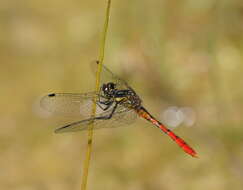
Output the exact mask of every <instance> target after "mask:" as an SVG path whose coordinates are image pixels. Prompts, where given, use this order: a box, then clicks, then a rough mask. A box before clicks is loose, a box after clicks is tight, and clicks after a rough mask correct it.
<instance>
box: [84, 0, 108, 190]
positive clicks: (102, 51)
mask: <svg viewBox="0 0 243 190" xmlns="http://www.w3.org/2000/svg"><path fill="white" fill-rule="evenodd" d="M110 7H111V0H108V1H107V8H106V15H105V23H104V29H103V33H102V38H101V43H100V51H99V64H98V65H97V67H98V69H97V72H96V83H95V90H96V92H97V93H98V91H99V86H100V73H101V70H102V64H103V61H104V56H105V43H106V37H107V30H108V24H109V18H110ZM94 102H96V97H95V98H94ZM95 112H96V104H95V103H94V104H93V109H92V115H95ZM93 128H94V125H93V124H91V125H90V126H89V130H88V144H87V152H86V157H85V160H84V167H83V176H82V183H81V190H86V187H87V180H88V173H89V163H90V159H91V152H92V142H93Z"/></svg>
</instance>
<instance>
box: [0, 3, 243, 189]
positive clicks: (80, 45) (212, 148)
mask: <svg viewBox="0 0 243 190" xmlns="http://www.w3.org/2000/svg"><path fill="white" fill-rule="evenodd" d="M104 10H105V1H94V0H91V1H77V0H73V1H63V0H61V1H60V0H48V1H47V0H42V1H40V0H39V1H38V0H37V1H31V0H25V1H19V0H12V1H7V0H5V1H4V0H3V1H1V2H0V92H1V93H0V106H1V109H0V123H1V130H0V170H1V171H0V189H3V190H14V189H16V190H32V189H35V190H37V189H40V190H45V189H46V190H49V189H52V190H54V189H58V190H66V189H73V190H74V189H80V183H81V182H80V178H81V173H82V163H83V162H82V161H83V158H84V154H85V145H86V142H87V141H86V138H87V137H86V135H87V133H85V132H83V133H76V134H63V135H54V133H53V129H54V128H55V127H57V126H59V123H57V122H55V120H52V119H47V118H45V117H44V115H43V114H41V112H40V110H39V108H38V100H39V98H40V97H41V96H42V95H44V94H46V93H50V92H86V91H90V90H93V89H94V79H93V76H92V74H91V71H90V68H89V63H90V61H92V60H94V59H96V58H97V56H98V49H99V40H100V37H101V31H102V25H103V21H104ZM111 14H112V15H111V23H110V28H109V34H108V41H107V46H106V47H107V49H106V50H107V51H106V58H105V64H106V65H108V66H109V68H111V69H112V70H113V71H114V72H115V73H117V74H119V75H120V76H121V77H123V78H125V79H126V80H127V81H129V82H130V83H131V84H132V86H133V87H134V88H135V89H136V90H137V92H138V93H139V94H140V96H141V97H142V98H143V100H144V103H145V106H146V108H147V109H149V110H150V111H151V112H152V113H153V114H154V115H155V116H156V117H159V115H160V113H161V112H162V111H163V110H165V109H166V108H167V107H168V106H189V107H191V108H193V109H194V111H195V112H196V114H197V120H196V123H195V124H194V125H193V126H192V127H186V126H185V125H181V126H180V127H178V129H176V130H175V132H176V133H177V134H179V136H181V137H183V138H184V139H186V140H187V141H188V142H189V144H191V145H192V146H193V147H194V148H195V149H196V150H197V151H198V153H199V156H200V159H194V158H191V157H190V156H187V155H186V154H185V153H184V152H182V151H181V150H180V149H179V148H178V146H177V145H176V144H175V143H173V142H172V141H171V140H170V139H169V138H168V137H166V136H165V135H164V134H162V133H161V132H160V131H159V130H158V129H156V128H154V127H152V126H151V125H150V124H149V123H147V122H145V121H138V122H137V123H135V124H134V127H127V128H117V129H110V130H108V129H107V130H106V129H104V130H100V131H96V132H95V135H94V148H93V154H92V162H91V168H90V176H89V185H88V187H89V189H92V190H101V189H105V190H108V189H116V190H119V189H122V190H123V189H127V190H145V189H146V190H148V189H149V190H157V189H165V190H174V189H180V190H190V189H193V190H195V189H197V190H204V189H214V190H224V189H225V190H228V189H234V190H240V189H242V186H243V181H242V177H243V165H242V160H243V141H242V139H243V138H242V134H243V128H242V112H243V82H242V81H243V75H242V72H243V64H242V61H243V57H242V55H243V54H242V52H243V45H242V44H243V43H242V42H243V35H242V34H243V2H242V1H241V0H238V1H237V0H235V1H226V0H222V1H216V0H198V1H192V0H191V1H189V0H187V1H169V0H168V1H165V0H164V1H162V0H154V1H141V0H134V1H128V0H127V1H124V0H123V1H113V4H112V13H111ZM52 126H53V127H52Z"/></svg>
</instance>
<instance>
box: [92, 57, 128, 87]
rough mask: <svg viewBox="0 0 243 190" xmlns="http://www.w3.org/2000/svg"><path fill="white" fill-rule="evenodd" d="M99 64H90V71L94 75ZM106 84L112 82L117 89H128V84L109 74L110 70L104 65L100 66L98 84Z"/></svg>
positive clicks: (96, 62)
mask: <svg viewBox="0 0 243 190" xmlns="http://www.w3.org/2000/svg"><path fill="white" fill-rule="evenodd" d="M97 64H99V62H98V61H93V62H92V63H91V67H92V70H93V71H94V73H96V71H97V68H98V65H97ZM107 82H114V83H115V84H116V85H117V88H119V89H126V88H128V84H127V82H126V81H124V80H123V79H121V78H120V77H118V76H117V75H115V74H114V73H112V72H111V70H110V69H108V68H107V67H106V66H105V65H102V70H101V82H100V84H101V85H102V84H104V83H107Z"/></svg>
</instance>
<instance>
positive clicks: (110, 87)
mask: <svg viewBox="0 0 243 190" xmlns="http://www.w3.org/2000/svg"><path fill="white" fill-rule="evenodd" d="M102 91H103V92H104V95H106V96H108V97H112V96H114V94H115V91H116V84H114V83H113V82H109V83H106V84H103V85H102Z"/></svg>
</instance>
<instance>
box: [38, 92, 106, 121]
mask: <svg viewBox="0 0 243 190" xmlns="http://www.w3.org/2000/svg"><path fill="white" fill-rule="evenodd" d="M95 96H97V97H98V95H97V94H96V93H95V92H89V93H83V94H72V93H56V94H48V95H46V96H44V97H43V98H42V99H41V101H40V106H41V107H42V108H43V109H45V110H47V111H48V112H50V113H51V114H53V115H65V116H86V117H88V116H89V115H90V114H91V110H92V106H93V99H94V97H95ZM97 107H98V106H97ZM97 109H98V108H97ZM97 111H98V112H99V111H100V112H101V109H100V110H97ZM102 111H103V110H102Z"/></svg>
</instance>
